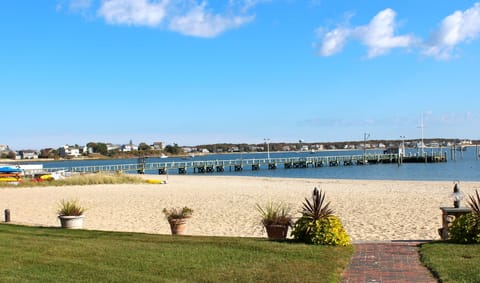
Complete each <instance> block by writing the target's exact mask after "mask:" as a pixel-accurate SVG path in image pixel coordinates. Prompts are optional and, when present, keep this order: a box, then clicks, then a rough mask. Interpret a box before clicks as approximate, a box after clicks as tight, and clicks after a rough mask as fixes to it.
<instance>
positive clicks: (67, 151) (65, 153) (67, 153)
mask: <svg viewBox="0 0 480 283" xmlns="http://www.w3.org/2000/svg"><path fill="white" fill-rule="evenodd" d="M58 155H59V156H60V157H63V158H71V157H79V156H80V149H79V148H77V147H71V146H69V145H64V146H63V147H61V148H59V149H58Z"/></svg>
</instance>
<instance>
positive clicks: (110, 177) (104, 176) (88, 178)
mask: <svg viewBox="0 0 480 283" xmlns="http://www.w3.org/2000/svg"><path fill="white" fill-rule="evenodd" d="M143 182H145V180H144V179H142V178H140V177H138V176H135V175H128V174H117V173H114V174H108V173H92V174H78V175H73V176H70V177H66V178H64V179H60V180H52V181H44V182H31V181H29V180H28V179H27V180H25V181H24V182H21V183H19V184H18V185H13V184H7V183H3V184H2V183H0V185H2V186H4V187H45V186H86V185H101V184H139V183H143Z"/></svg>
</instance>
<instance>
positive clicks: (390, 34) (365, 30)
mask: <svg viewBox="0 0 480 283" xmlns="http://www.w3.org/2000/svg"><path fill="white" fill-rule="evenodd" d="M395 16H396V13H395V11H394V10H392V9H385V10H383V11H381V12H379V13H378V14H377V15H376V16H375V17H373V19H372V20H371V21H370V23H369V24H368V25H364V26H358V27H354V28H348V27H338V28H336V29H334V30H332V31H329V32H326V33H321V36H322V39H321V41H322V42H321V47H320V50H319V53H320V55H322V56H331V55H333V54H335V53H338V52H340V51H341V50H342V49H343V47H344V45H345V43H346V42H347V41H348V40H349V39H357V40H359V41H360V42H362V44H364V45H365V46H367V48H368V57H369V58H373V57H376V56H380V55H384V54H386V53H388V52H389V51H390V49H393V48H399V47H402V48H407V47H410V46H412V45H413V43H414V42H415V38H414V37H413V36H411V35H403V36H395V27H396V24H395Z"/></svg>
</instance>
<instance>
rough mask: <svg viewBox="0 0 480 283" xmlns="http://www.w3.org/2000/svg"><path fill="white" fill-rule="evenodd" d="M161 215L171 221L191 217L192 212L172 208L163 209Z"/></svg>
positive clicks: (185, 208) (188, 209)
mask: <svg viewBox="0 0 480 283" xmlns="http://www.w3.org/2000/svg"><path fill="white" fill-rule="evenodd" d="M162 212H163V214H165V217H166V218H167V219H168V220H171V219H185V218H190V217H192V214H193V210H192V209H191V208H189V207H186V206H185V207H182V208H178V207H172V208H164V209H163V210H162Z"/></svg>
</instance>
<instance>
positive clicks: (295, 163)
mask: <svg viewBox="0 0 480 283" xmlns="http://www.w3.org/2000/svg"><path fill="white" fill-rule="evenodd" d="M446 161H447V156H446V153H443V154H437V155H423V156H400V155H398V154H368V155H340V156H315V157H287V158H259V159H258V158H255V159H232V160H203V161H196V160H195V161H193V160H190V161H170V162H147V159H144V160H142V162H140V161H139V162H138V163H133V164H114V165H95V166H80V167H62V168H44V171H46V172H56V171H68V172H72V173H94V172H137V173H139V174H143V173H145V172H146V171H156V172H157V173H158V174H160V175H162V174H168V172H172V171H174V172H176V173H178V174H187V173H190V172H193V173H200V174H205V173H214V172H225V170H229V171H234V172H239V171H242V170H244V168H246V169H249V170H252V171H257V170H262V169H266V170H275V169H277V168H282V167H283V168H284V169H295V168H319V167H327V166H329V167H336V166H358V165H368V164H392V163H396V164H402V163H437V162H446ZM25 173H27V172H25Z"/></svg>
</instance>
